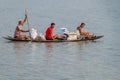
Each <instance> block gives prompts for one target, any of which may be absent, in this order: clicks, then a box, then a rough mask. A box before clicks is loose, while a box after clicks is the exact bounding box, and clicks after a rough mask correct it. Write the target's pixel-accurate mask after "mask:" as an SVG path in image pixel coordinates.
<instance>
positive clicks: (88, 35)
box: [77, 23, 96, 39]
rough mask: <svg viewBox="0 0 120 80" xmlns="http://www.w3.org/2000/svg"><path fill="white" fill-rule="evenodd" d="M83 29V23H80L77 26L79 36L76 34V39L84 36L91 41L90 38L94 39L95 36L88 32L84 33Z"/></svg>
mask: <svg viewBox="0 0 120 80" xmlns="http://www.w3.org/2000/svg"><path fill="white" fill-rule="evenodd" d="M84 27H85V23H81V25H80V26H79V27H77V31H79V35H78V33H77V35H78V37H80V35H81V36H84V37H85V38H88V39H91V38H94V37H96V36H95V34H92V35H91V34H89V33H88V32H84V31H83V28H84Z"/></svg>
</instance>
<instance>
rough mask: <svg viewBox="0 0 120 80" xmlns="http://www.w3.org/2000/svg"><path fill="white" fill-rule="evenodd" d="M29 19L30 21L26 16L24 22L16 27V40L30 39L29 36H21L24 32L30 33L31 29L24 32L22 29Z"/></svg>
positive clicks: (20, 22)
mask: <svg viewBox="0 0 120 80" xmlns="http://www.w3.org/2000/svg"><path fill="white" fill-rule="evenodd" d="M27 19H28V17H27V15H26V14H25V19H24V20H23V21H22V20H21V21H19V22H18V26H17V27H16V30H15V33H14V38H16V39H20V40H26V39H30V37H29V36H27V35H22V34H21V33H22V32H29V31H30V30H29V29H28V30H23V29H22V27H23V25H24V24H25V23H26V21H27Z"/></svg>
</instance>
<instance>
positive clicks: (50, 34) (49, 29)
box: [45, 27, 53, 40]
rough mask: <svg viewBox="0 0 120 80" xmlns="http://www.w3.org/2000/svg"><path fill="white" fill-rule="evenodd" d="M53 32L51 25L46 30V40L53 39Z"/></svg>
mask: <svg viewBox="0 0 120 80" xmlns="http://www.w3.org/2000/svg"><path fill="white" fill-rule="evenodd" d="M52 34H53V29H52V28H51V27H49V28H48V29H47V30H46V35H45V37H46V40H53V38H52Z"/></svg>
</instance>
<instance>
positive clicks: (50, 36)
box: [45, 23, 59, 40]
mask: <svg viewBox="0 0 120 80" xmlns="http://www.w3.org/2000/svg"><path fill="white" fill-rule="evenodd" d="M54 27H55V23H51V26H50V27H49V28H47V30H46V35H45V37H46V40H55V39H59V35H57V34H56V35H55V36H53V29H54Z"/></svg>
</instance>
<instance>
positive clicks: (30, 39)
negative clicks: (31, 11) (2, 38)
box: [25, 10, 32, 42]
mask: <svg viewBox="0 0 120 80" xmlns="http://www.w3.org/2000/svg"><path fill="white" fill-rule="evenodd" d="M25 14H26V15H27V10H25ZM27 17H28V15H27ZM27 25H28V29H29V30H30V26H29V21H28V18H27ZM29 36H30V41H31V42H32V37H31V33H30V31H29Z"/></svg>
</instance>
